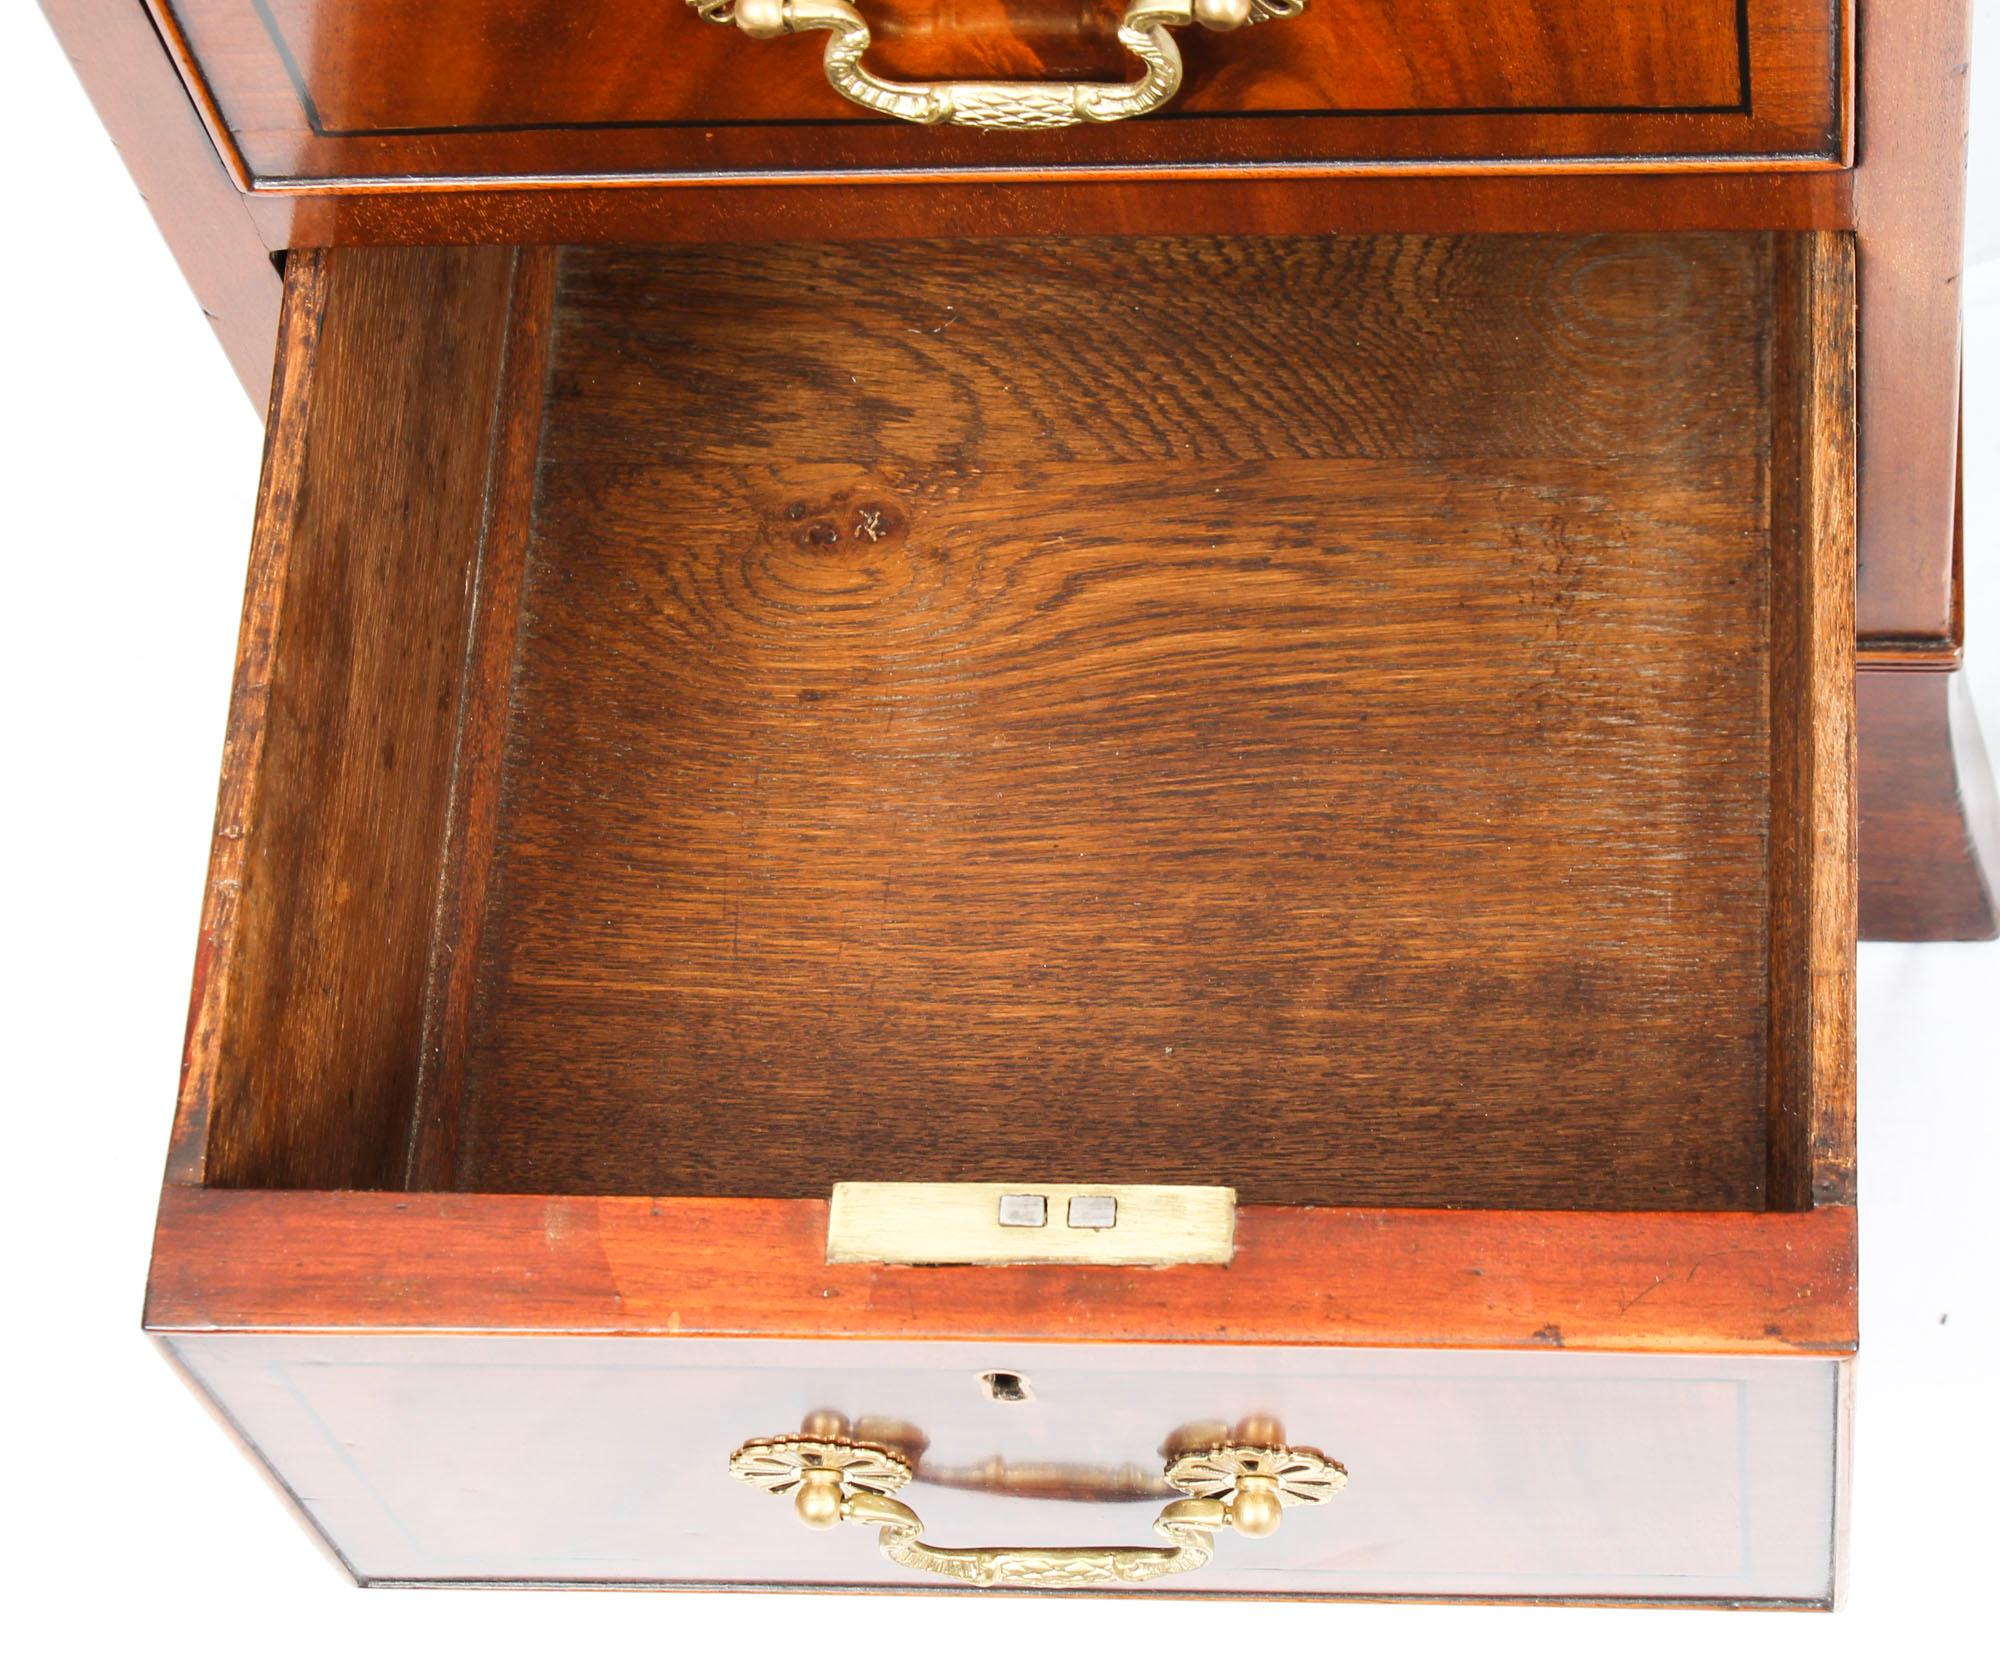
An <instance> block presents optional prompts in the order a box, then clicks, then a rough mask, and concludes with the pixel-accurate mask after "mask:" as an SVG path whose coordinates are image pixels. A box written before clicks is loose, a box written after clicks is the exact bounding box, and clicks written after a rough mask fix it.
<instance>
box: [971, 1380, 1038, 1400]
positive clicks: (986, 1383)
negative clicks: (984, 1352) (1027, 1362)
mask: <svg viewBox="0 0 2000 1661" xmlns="http://www.w3.org/2000/svg"><path fill="white" fill-rule="evenodd" d="M979 1385H980V1388H981V1389H983V1390H984V1391H985V1392H986V1393H987V1395H989V1396H991V1397H992V1398H993V1399H994V1400H995V1401H1026V1400H1028V1398H1029V1394H1030V1392H1029V1390H1028V1381H1027V1380H1026V1379H1025V1378H1023V1377H1022V1376H1021V1375H1020V1374H1019V1373H981V1374H980V1375H979Z"/></svg>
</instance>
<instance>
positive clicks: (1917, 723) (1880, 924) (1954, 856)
mask: <svg viewBox="0 0 2000 1661" xmlns="http://www.w3.org/2000/svg"><path fill="white" fill-rule="evenodd" d="M1857 691H1858V713H1859V728H1860V734H1861V746H1862V749H1861V753H1862V754H1863V755H1864V756H1873V757H1875V758H1876V765H1875V767H1874V768H1872V769H1868V768H1864V769H1863V771H1862V774H1861V830H1860V835H1861V846H1862V848H1863V850H1864V851H1865V854H1866V860H1867V863H1866V865H1865V867H1864V877H1865V880H1864V881H1863V883H1862V885H1861V932H1862V934H1863V935H1864V936H1865V937H1866V938H1867V939H1870V940H1991V939H1992V938H1993V937H1994V936H1995V935H1996V934H2000V796H1996V793H1995V791H1994V785H1993V769H1992V766H1991V764H1990V763H1989V761H1988V759H1987V753H1986V747H1985V744H1984V742H1983V741H1982V739H1981V737H1980V732H1979V722H1978V720H1977V718H1976V717H1975V715H1974V713H1973V709H1972V699H1971V697H1970V695H1969V694H1968V693H1967V691H1966V688H1965V683H1964V678H1963V676H1962V675H1957V674H1940V673H1937V672H1935V671H1927V670H1876V671H1873V672H1871V673H1868V674H1864V675H1862V676H1861V677H1860V680H1859V685H1858V688H1857Z"/></svg>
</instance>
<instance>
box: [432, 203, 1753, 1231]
mask: <svg viewBox="0 0 2000 1661" xmlns="http://www.w3.org/2000/svg"><path fill="white" fill-rule="evenodd" d="M1768 285H1769V270H1768V265H1767V247H1766V244H1765V242H1764V240H1763V239H1758V238H1752V239H1736V240H1730V239H1710V240H1707V241H1704V242H1700V243H1696V244H1689V243H1686V242H1677V243H1671V244H1669V243H1666V242H1662V241H1656V240H1632V241H1606V242H1599V241H1592V240H1583V241H1557V240H1550V241H1543V242H1537V241H1533V240H1526V239H1508V240H1504V241H1494V242H1451V241H1438V242H1433V241H1423V240H1419V239H1388V240H1383V241H1377V242H1370V243H1328V242H1298V243H1274V244H1242V243H1225V242H1219V241H1192V242H1187V243H1159V244H1148V243H1133V244H1124V245H1117V246H1114V247H1107V246H1104V245H1078V246H1074V247H1068V248H1049V247H1046V246H1030V245H1021V246H1013V247H1007V246H995V245H992V244H979V245H963V246H952V245H934V246H930V247H926V248H923V249H921V250H897V249H889V248H872V249H867V250H861V251H852V252H850V251H841V250H826V249H796V250H767V251H761V252H759V253H757V254H755V255H736V254H732V253H728V252H721V251H715V252H698V253H690V254H687V255H682V256H669V255H647V256H634V257H621V256H617V255H602V256H586V255H580V254H579V255H572V256H570V258H569V260H568V261H567V263H566V266H565V277H564V283H563V290H562V294H561V297H560V300H559V310H560V320H559V323H558V330H557V339H556V346H555V361H554V366H553V371H552V379H551V403H550V409H549V412H548V416H547V426H546V429H545V437H544V458H543V473H542V485H541V503H540V507H539V510H538V516H537V527H536V533H535V543H534V551H533V569H532V570H531V573H530V577H529V588H528V596H527V601H526V606H527V613H528V623H527V627H526V631H525V634H524V637H523V646H522V659H521V665H520V669H519V674H518V678H517V681H516V685H515V717H514V721H513V724H512V727H511V729H510V735H509V746H508V769H509V776H508V780H507V783H506V785H505V787H504V792H503V801H502V808H501V822H500V828H499V832H498V834H499V838H500V843H501V846H500V851H499V853H498V856H497V860H496V866H495V873H494V878H493V889H492V893H493V899H492V902H491V910H490V913H489V917H488V923H487V930H488V934H487V942H488V944H487V948H486V949H485V950H484V951H483V952H482V954H481V955H482V980H481V991H480V998H479V1002H478V1006H477V1009H476V1011H475V1016H474V1022H473V1028H472V1034H471V1040H470V1042H471V1047H472V1056H471V1060H470V1062H469V1066H468V1089H467V1112H468V1115H469V1117H468V1123H467V1126H466V1128H465V1130H464V1131H463V1133H462V1141H461V1148H462V1156H461V1164H460V1168H459V1170H458V1173H457V1177H456V1182H455V1185H456V1186H459V1187H462V1188H488V1189H501V1190H526V1191H538V1190H545V1189H547V1188H550V1187H557V1186H560V1187H564V1188H568V1187H571V1186H575V1187H578V1188H583V1189H587V1190H590V1191H598V1192H625V1193H640V1192H650V1193H714V1194H728V1193H742V1192H763V1193H773V1194H812V1193H823V1192H824V1191H825V1189H826V1187H827V1186H828V1184H829V1183H830V1182H831V1181H833V1180H837V1179H842V1178H864V1177H865V1178H874V1179H882V1180H892V1179H906V1180H952V1179H962V1180H973V1179H978V1180H995V1181H1000V1180H1014V1179H1015V1178H1016V1177H1018V1176H1019V1175H1021V1174H1022V1173H1023V1172H1033V1173H1037V1174H1041V1175H1045V1176H1047V1177H1049V1178H1050V1179H1051V1180H1069V1179H1073V1180H1120V1181H1146V1182H1152V1181H1158V1182H1215V1183H1227V1184H1231V1185H1234V1186H1235V1187H1237V1188H1238V1189H1239V1190H1240V1191H1241V1193H1242V1194H1243V1197H1244V1198H1245V1199H1246V1200H1263V1201H1273V1202H1294V1203H1303V1202H1306V1201H1316V1202H1320V1203H1330V1202H1331V1203H1340V1202H1346V1203H1358V1202H1364V1201H1365V1202H1384V1203H1387V1202H1397V1203H1416V1204H1422V1203H1440V1202H1450V1203H1467V1202H1470V1203H1480V1204H1512V1205H1552V1204H1565V1205H1593V1206H1600V1207H1615V1206H1713V1207H1719V1208H1728V1207H1732V1206H1737V1207H1753V1206H1755V1205H1757V1204H1759V1203H1760V1202H1761V1200H1762V1196H1763V1188H1764V1179H1765V1164H1766V1150H1765V1101H1764V1097H1765V1079H1764V1066H1765V1058H1764V1024H1765V1011H1766V1009H1767V1007H1768V992H1767V988H1766V977H1767V974H1768V969H1767V961H1768V959H1767V952H1768V941H1767V917H1766V907H1767V899H1766V895H1767V881H1768V873H1767V829H1768V814H1769V783H1768V766H1769V763H1768V747H1769V744H1770V729H1769V724H1768V723H1769V717H1768V703H1769V693H1768V690H1767V687H1766V677H1767V672H1768V671H1767V658H1766V641H1767V634H1768V629H1769V622H1768V615H1767V596H1766V588H1767V583H1768V571H1769V552H1768V523H1769V521H1768V509H1767V508H1766V506H1765V505H1764V503H1765V500H1766V486H1765V484H1764V482H1763V478H1762V474H1763V465H1764V464H1763V451H1764V450H1765V448H1766V447H1767V446H1768V442H1769V440H1768V436H1767V431H1768V422H1769V413H1768V407H1767V404H1766V402H1765V399H1766V392H1765V376H1764V371H1763V368H1762V365H1763V363H1764V361H1765V358H1766V356H1767V354H1768V352H1769V350H1770V340H1769V334H1768V323H1769V319H1768V300H1769V289H1768ZM1107 294H1115V295H1117V297H1118V299H1117V303H1116V304H1115V305H1111V306H1106V305H1105V304H1104V301H1103V296H1105V295H1107ZM1168 317H1172V318H1173V319H1174V324H1173V327H1172V329H1171V331H1169V330H1168V329H1166V328H1165V327H1163V325H1162V323H1161V322H1160V321H1159V320H1161V319H1165V318H1168ZM1524 320H1531V322H1530V324H1529V326H1526V327H1524V326H1523V324H1524ZM1162 346H1164V347H1165V350H1162V349H1161V348H1162ZM1724 642H1726V643H1727V645H1726V647H1724V646H1722V645H1721V643H1724ZM608 848H609V849H615V850H616V854H615V857H611V858H607V857H606V850H607V849H608Z"/></svg>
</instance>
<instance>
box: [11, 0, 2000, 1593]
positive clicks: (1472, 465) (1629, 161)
mask: <svg viewBox="0 0 2000 1661" xmlns="http://www.w3.org/2000/svg"><path fill="white" fill-rule="evenodd" d="M43 4H44V9H45V11H46V12H47V14H48V16H49V18H50V21H51V23H52V24H53V25H54V27H55V29H56V32H57V34H58V35H59V36H60V37H61V39H62V40H63V43H64V45H65V48H66V49H67V51H68V52H69V55H70V56H71V58H72V61H73V62H74V63H75V64H76V66H77V69H78V72H79V74H80V76H81V77H82V79H83V82H84V84H85V86H86V88H87V89H88V91H89V93H90V95H91V97H92V99H93V101H94V103H95V105H96V107H97V109H98V112H99V114H100V116H101V118H102V120H103V121H104V124H105V125H106V127H107V128H108V129H109V131H110V132H111V134H112V136H113V137H114V139H115V140H116V141H117V142H118V145H119V148H120V150H121V152H122V154H123V155H124V156H125V157H126V159H127V163H128V166H129V167H130V168H131V170H132V172H133V174H134V177H135V179H136V180H137V182H138V183H139V185H140V187H141V189H142V190H143V191H144V193H145V195H146V198H147V201H148V203H149V206H150V207H151V209H152V212H153V213H154V216H155V219H156V221H157V222H158V224H159V226H160V229H161V231H162V233H163V235H164V236H165V238H166V240H167V242H168V244H169V246H170V247H171V248H172V250H173V252H174V254H175V256H176V258H177V260H178V262H179V263H180V266H181V268H182V271H183V273H184V274H185V276H186V278H187V280H188V282H189V284H190V286H191V287H192V289H193V290H194V292H195V296H196V298H197V299H198V300H199V302H200V303H201V304H202V306H203V307H204V309H205V310H206V311H207V312H208V314H209V316H210V319H211V321H212V322H213V324H214V327H215V330H216V333H217V335H218V338H219V340H220V342H221V344H222V345H223V347H224V349H225V350H226V351H227V353H228V354H229V357H230V360H231V362H232V364H233V365H234V366H235V368H236V369H237V372H238V374H239V376H240V378H241V379H242V380H243V382H244V384H245V386H246V388H247V389H248V390H249V392H250V394H251V396H252V397H253V398H254V399H256V400H257V401H258V403H259V404H260V406H263V407H265V408H267V410H268V420H267V441H266V452H265V458H264V470H263V475H262V481H261V485H260V488H259V492H258V500H257V514H256V525H255V530H254V535H253V542H252V551H251V560H250V572H249V579H248V591H247V594H246V601H245V607H244V612H243V624H242V634H241V639H240V642H239V647H238V660H237V666H236V681H235V686H234V693H233V697H232V702H231V708H230V714H229V726H228V733H227V743H226V746H225V755H224V764H223V770H222V778H221V781H220V790H219V800H218V809H217V817H216V834H215V838H214V842H213V846H212V852H211V856H210V863H209V869H208V873H207V880H206V887H205V891H204V901H203V908H202V914H201V921H200V928H199V934H198V940H197V947H196V952H195V955H194V989H193V997H192V1008H191V1012H190V1018H189V1024H188V1036H187V1043H186V1052H185V1056H184V1062H183V1073H182V1079H181V1083H180V1088H179V1094H178V1099H177V1101H176V1104H175V1108H174V1112H173V1118H172V1131H171V1140H170V1146H169V1154H168V1164H167V1170H166V1180H165V1183H164V1186H163V1191H162V1195H161V1202H160V1209H159V1215H158V1224H157V1232H156V1236H155V1242H154V1253H153V1260H152V1268H151V1275H150V1279H149V1284H148V1291H147V1300H146V1312H145V1326H146V1329H147V1331H148V1332H149V1333H150V1334H151V1335H152V1336H153V1338H154V1340H155V1341H156V1342H157V1343H158V1344H159V1345H160V1347H161V1348H162V1349H163V1350H164V1351H165V1352H166V1353H167V1355H168V1356H169V1358H170V1359H171V1360H172V1362H173V1363H174V1365H175V1366H176V1367H177V1368H178V1370H180V1371H181V1372H182V1374H183V1375H184V1376H185V1378H186V1379H187V1380H188V1382H189V1383H190V1384H191V1385H192V1387H193V1388H194V1389H195V1390H196V1391H197V1392H198V1393H199V1394H201V1395H202V1396H203V1397H204V1398H205V1399H207V1400H208V1401H209V1402H210V1403H211V1404H212V1405H213V1406H214V1407H215V1408H216V1410H217V1412H218V1415H219V1416H220V1417H221V1418H222V1419H223V1421H224V1422H225V1423H226V1424H227V1425H228V1426H229V1427H230V1429H231V1431H232V1432H233V1434H234V1435H235V1436H236V1437H237V1439H238V1440H239V1441H240V1442H241V1443H242V1444H243V1445H244V1447H245V1448H246V1450H247V1451H248V1452H249V1453H250V1455H251V1456H252V1457H253V1458H254V1459H256V1460H257V1461H258V1462H259V1463H261V1464H262V1465H263V1466H264V1467H265V1469H266V1470H267V1471H268V1472H269V1473H270V1474H271V1475H272V1476H273V1477H274V1479H275V1482H276V1485H277V1486H278V1488H279V1490H280V1491H281V1493H282V1494H283V1495H284V1496H285V1497H286V1499H287V1502H288V1503H289V1504H291V1506H292V1507H293V1509H294V1510H295V1511H296V1512H297V1513H298V1515H299V1517H300V1519H301V1521H302V1522H303V1523H304V1525H305V1526H306V1528H307V1529H308V1530H309V1531H310V1532H311V1533H313V1534H314V1535H315V1536H317V1537H318V1538H319V1539H320V1541H321V1542H322V1543H323V1544H324V1545H326V1547H327V1548H328V1550H329V1551H330V1553H331V1554H332V1555H333V1557H334V1558H335V1560H336V1561H337V1562H338V1563H339V1565H340V1566H341V1567H342V1568H343V1569H344V1570H345V1572H347V1573H348V1574H349V1575H350V1576H351V1577H352V1578H353V1579H354V1580H356V1581H357V1582H359V1583H361V1584H364V1585H374V1584H395V1585H412V1584H448V1585H478V1584H492V1583H505V1584H514V1585H518V1584H533V1585H541V1584H547V1585H591V1586H607V1585H616V1586H647V1587H673V1588H713V1587H755V1588H763V1589H790V1588H804V1589H827V1588H839V1589H866V1588H880V1589H892V1590H893V1589H917V1588H922V1587H937V1588H942V1589H947V1590H952V1591H955V1592H958V1593H960V1594H962V1595H987V1594H988V1593H991V1592H999V1591H1005V1590H1010V1589H1011V1590H1033V1591H1053V1592H1059V1593H1064V1594H1069V1593H1075V1592H1089V1593H1108V1594H1113V1595H1118V1596H1126V1595H1133V1596H1149V1595H1158V1593H1159V1591H1161V1590H1185V1591H1188V1592H1193V1593H1198V1594H1201V1595H1211V1596H1218V1597H1238V1596H1242V1597H1257V1596H1273V1595H1278V1596H1293V1597H1310V1598H1345V1597H1367V1598H1381V1597H1391V1598H1404V1599H1415V1600H1423V1599H1449V1600H1464V1599H1476V1600H1490V1601H1501V1602H1504V1601H1512V1600H1527V1601H1537V1602H1542V1601H1575V1602H1592V1603H1603V1602H1616V1603H1634V1604H1680V1603H1695V1604H1708V1605H1725V1606H1733V1607H1783V1608H1831V1607H1833V1606H1835V1604H1836V1603H1837V1602H1838V1600H1839V1598H1840V1596H1841V1593H1842V1585H1843V1581H1842V1577H1843V1575H1844V1572H1845V1571H1844V1564H1843V1553H1844V1540H1845V1532H1846V1531H1845V1513H1846V1507H1847V1487H1848V1453H1847V1449H1848V1446H1849V1437H1850V1432H1851V1423H1852V1415H1853V1411H1854V1404H1853V1399H1852V1387H1853V1361H1854V1356H1855V1354H1856V1351H1857V1348H1858V1343H1859V1337H1860V1329H1859V1317H1858V1305H1857V1291H1856V1288H1857V1256H1856V1254H1857V1240H1858V1226H1857V1214H1856V1208H1855V1193H1856V1176H1855V1114H1856V1102H1855V1091H1856V1080H1855V1064H1854V1007H1853V1005H1854V995H1855V950H1856V940H1857V938H1858V937H1861V936H1864V935H1865V936H1872V937H1876V938H1898V939H1918V940H1922V939H1946V938H1981V937H1990V936H1992V935H1993V934H1994V933H1995V931H1996V928H2000V907H1997V906H1996V876H1995V872H1996V862H2000V811H1996V808H1995V803H1994V797H1993V791H1992V782H1991V776H1990V770H1989V769H1988V768H1987V766H1986V761H1985V756H1984V752H1983V749H1982V747H1981V744H1980V741H1979V736H1978V731H1977V726H1976V723H1975V722H1974V720H1973V717H1972V712H1971V710H1970V708H1969V707H1968V703H1967V700H1966V698H1965V697H1964V694H1963V685H1962V681H1961V679H1960V674H1961V671H1960V662H1961V654H1962V651H1963V647H1964V642H1963V638H1962V636H1963V626H1962V617H1963V606H1962V600H1961V588H1960V585H1961V581H1962V566H1963V558H1962V550H1961V547H1960V527H1959V515H1958V493H1959V472H1958V468H1959V460H1958V430H1959V324H1958V310H1957V306H1958V301H1957V291H1956V283H1957V278H1958V273H1959V265H1960V251H1959V246H1958V244H1959V239H1960V237H1961V234H1962V227H1963V198H1962V190H1963V178H1962V166H1961V165H1960V164H1961V163H1962V160H1963V154H1964V134H1965V126H1966V109H1967V104H1966V93H1965V84H1964V80H1965V78H1964V75H1963V73H1962V70H1963V65H1964V56H1965V44H1966V35H1967V27H1968V6H1967V4H1966V3H1965V0H1852V3H1850V0H1672V3H1671V4H1666V5H1662V4H1660V3H1659V0H1082V3H1075V0H606V3H605V4H603V5H601V6H593V7H590V8H577V7H572V6H566V5H562V4H558V3H556V0H423V3H421V4H420V3H418V0H116V3H99V0H43ZM191 880H192V878H191ZM778 1502H782V1503H778ZM1578 1517H1588V1518H1590V1519H1592V1526H1591V1527H1590V1528H1589V1529H1587V1530H1586V1529H1578V1528H1576V1527H1575V1526H1573V1520H1574V1519H1575V1518H1578Z"/></svg>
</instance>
